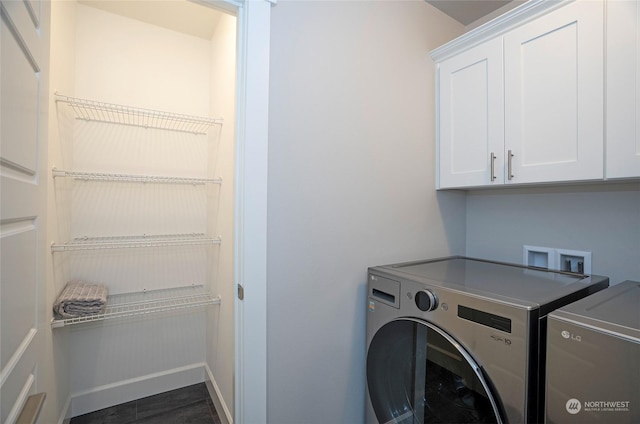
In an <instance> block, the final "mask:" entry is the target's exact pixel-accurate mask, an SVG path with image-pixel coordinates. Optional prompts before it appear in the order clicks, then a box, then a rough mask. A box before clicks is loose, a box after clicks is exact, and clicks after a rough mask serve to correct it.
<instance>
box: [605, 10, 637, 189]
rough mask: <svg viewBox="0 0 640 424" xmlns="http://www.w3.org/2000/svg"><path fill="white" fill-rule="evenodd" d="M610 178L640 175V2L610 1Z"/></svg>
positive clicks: (608, 141)
mask: <svg viewBox="0 0 640 424" xmlns="http://www.w3.org/2000/svg"><path fill="white" fill-rule="evenodd" d="M606 143H607V149H606V159H607V163H606V172H605V175H606V177H607V178H628V177H640V2H638V1H637V0H612V1H609V2H607V140H606Z"/></svg>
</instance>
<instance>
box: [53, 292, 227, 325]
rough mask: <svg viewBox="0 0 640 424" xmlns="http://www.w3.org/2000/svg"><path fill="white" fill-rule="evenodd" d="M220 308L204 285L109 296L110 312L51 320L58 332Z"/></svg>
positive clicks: (108, 306)
mask: <svg viewBox="0 0 640 424" xmlns="http://www.w3.org/2000/svg"><path fill="white" fill-rule="evenodd" d="M217 304H220V297H219V296H218V297H215V296H213V295H211V294H210V293H208V292H206V291H205V290H204V286H202V285H192V286H187V287H176V288H171V289H163V290H152V291H143V292H138V293H124V294H117V295H112V296H108V297H107V308H106V311H105V313H103V314H95V315H87V316H83V317H77V318H66V319H55V318H54V319H52V320H51V326H52V327H53V328H59V327H65V326H68V325H74V324H83V323H88V322H95V321H104V320H108V319H114V318H125V317H132V316H137V315H144V314H150V313H157V312H165V311H175V310H179V309H188V308H197V307H203V306H207V305H217Z"/></svg>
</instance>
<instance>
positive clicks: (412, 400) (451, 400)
mask: <svg viewBox="0 0 640 424" xmlns="http://www.w3.org/2000/svg"><path fill="white" fill-rule="evenodd" d="M607 286H608V279H607V278H606V277H597V276H585V275H580V274H568V273H560V272H552V271H547V270H540V269H534V268H527V267H522V266H519V265H512V264H504V263H497V262H490V261H484V260H479V259H472V258H465V257H450V258H442V259H435V260H429V261H421V262H411V263H403V264H395V265H388V266H380V267H373V268H370V269H369V283H368V313H367V347H368V348H367V410H366V419H367V423H403V424H408V423H411V424H417V423H455V422H460V423H473V422H475V423H502V422H538V421H540V419H541V418H542V412H543V410H544V405H543V402H542V401H543V399H544V398H543V396H542V393H541V392H542V390H543V389H544V384H542V382H541V381H540V380H539V378H538V376H544V373H543V372H541V370H543V368H544V367H543V364H542V363H541V359H542V357H541V355H540V351H541V349H543V348H544V346H543V342H544V338H542V336H544V331H543V330H544V327H545V325H546V315H547V313H549V312H550V311H551V310H553V309H555V308H557V307H559V306H562V305H565V304H567V303H569V302H572V301H575V300H577V299H579V298H582V297H584V296H587V295H589V294H591V293H593V292H596V291H598V290H601V289H604V288H606V287H607ZM541 384H542V385H541Z"/></svg>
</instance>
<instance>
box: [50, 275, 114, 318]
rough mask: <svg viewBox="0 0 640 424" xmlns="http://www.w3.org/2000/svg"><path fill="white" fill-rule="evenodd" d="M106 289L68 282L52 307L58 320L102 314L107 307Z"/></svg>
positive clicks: (84, 283)
mask: <svg viewBox="0 0 640 424" xmlns="http://www.w3.org/2000/svg"><path fill="white" fill-rule="evenodd" d="M107 293H108V291H107V287H106V286H104V285H103V284H91V283H86V282H84V281H70V282H69V283H67V285H66V286H65V288H64V289H63V290H62V293H60V296H58V300H56V303H55V304H54V305H53V312H54V313H55V314H56V316H57V317H60V318H76V317H82V316H86V315H95V314H101V313H104V311H105V309H106V307H107Z"/></svg>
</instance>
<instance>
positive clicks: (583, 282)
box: [379, 256, 608, 309]
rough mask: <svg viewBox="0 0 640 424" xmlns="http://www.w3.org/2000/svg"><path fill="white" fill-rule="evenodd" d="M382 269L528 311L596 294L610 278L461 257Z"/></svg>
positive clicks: (390, 266)
mask: <svg viewBox="0 0 640 424" xmlns="http://www.w3.org/2000/svg"><path fill="white" fill-rule="evenodd" d="M379 269H383V270H384V271H386V272H388V273H390V274H395V275H399V276H403V277H404V278H408V279H414V280H417V281H420V282H424V283H427V284H433V285H437V286H442V287H450V288H452V289H456V290H461V291H465V292H469V293H475V294H480V295H484V296H488V297H491V298H494V299H496V300H497V299H500V298H503V299H509V300H510V301H511V302H513V303H516V304H519V305H521V306H523V307H527V308H532V307H536V306H538V307H541V306H543V305H548V304H551V303H553V302H554V301H558V300H560V299H565V298H567V297H570V296H571V295H573V294H575V293H577V292H581V291H584V290H587V291H589V292H591V291H592V290H593V291H596V289H593V288H592V286H595V285H598V288H597V290H600V289H602V288H605V287H607V285H608V279H607V278H605V277H598V276H588V275H581V274H571V273H565V272H559V271H550V270H544V269H539V268H529V267H525V266H521V265H515V264H506V263H500V262H491V261H486V260H481V259H473V258H466V257H459V256H458V257H449V258H442V259H435V260H428V261H421V262H409V263H401V264H395V265H387V266H384V267H380V268H379ZM412 277H413V278H412ZM580 297H581V296H580ZM576 299H577V298H576ZM565 300H566V299H565ZM562 304H566V301H564V302H562V303H560V305H556V307H558V306H561V305H562ZM554 309H555V308H554Z"/></svg>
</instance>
